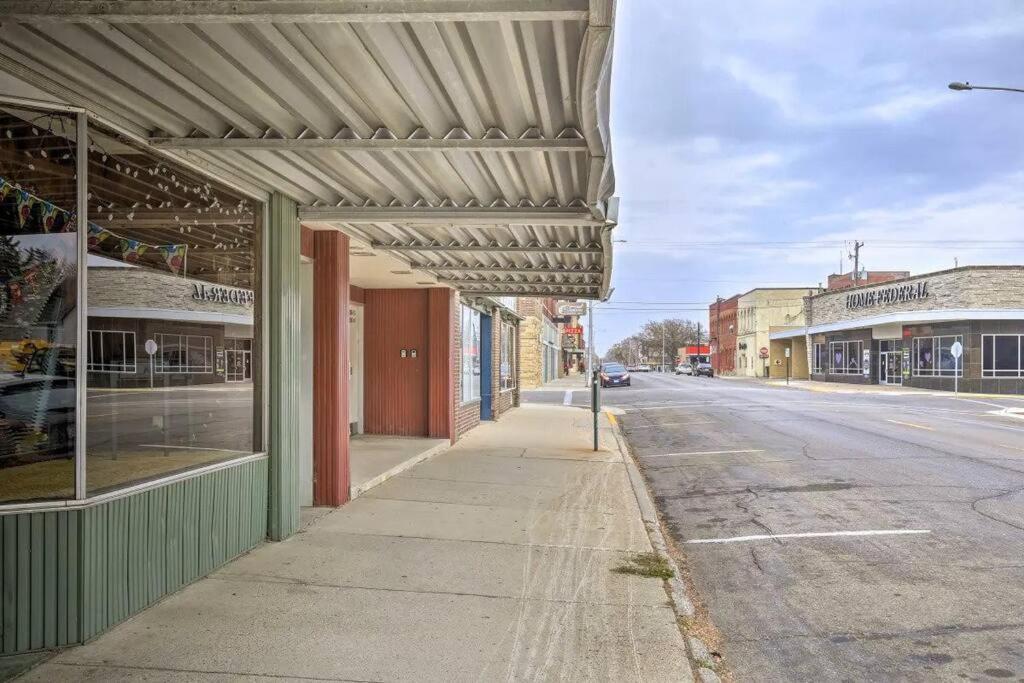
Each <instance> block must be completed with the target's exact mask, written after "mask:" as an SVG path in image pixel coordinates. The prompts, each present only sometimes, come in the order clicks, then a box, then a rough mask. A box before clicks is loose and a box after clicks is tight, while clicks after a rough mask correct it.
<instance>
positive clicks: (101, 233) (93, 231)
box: [89, 223, 113, 249]
mask: <svg viewBox="0 0 1024 683" xmlns="http://www.w3.org/2000/svg"><path fill="white" fill-rule="evenodd" d="M112 234H113V233H112V232H110V231H109V230H104V229H103V228H101V227H100V226H98V225H96V224H95V223H90V224H89V249H96V248H97V247H99V245H100V242H102V241H103V240H105V239H107V238H108V237H110V236H111V235H112Z"/></svg>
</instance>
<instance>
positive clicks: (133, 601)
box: [0, 458, 267, 654]
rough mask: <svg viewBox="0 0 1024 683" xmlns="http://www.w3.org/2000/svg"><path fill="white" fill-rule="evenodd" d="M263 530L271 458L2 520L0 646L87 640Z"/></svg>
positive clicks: (252, 542) (20, 648) (11, 649)
mask: <svg viewBox="0 0 1024 683" xmlns="http://www.w3.org/2000/svg"><path fill="white" fill-rule="evenodd" d="M266 535H267V459H266V458H259V459H257V460H250V461H246V462H243V463H239V464H238V465H234V466H230V467H226V468H224V469H220V470H216V471H213V472H208V473H204V474H200V475H197V476H195V477H191V478H189V479H184V480H180V481H176V482H173V483H170V484H167V485H166V486H160V487H157V488H153V489H148V490H145V491H141V492H139V493H136V494H133V495H130V496H126V497H123V498H118V499H115V500H111V501H109V502H104V503H97V504H95V505H91V506H88V507H84V508H79V509H69V510H63V511H52V512H50V511H48V512H24V513H16V514H8V515H2V516H0V562H2V566H0V594H2V600H0V624H2V628H3V631H2V633H0V645H2V647H0V652H2V654H14V653H19V652H27V651H31V650H40V649H44V648H52V647H58V646H61V645H71V644H75V643H81V642H84V641H86V640H88V639H90V638H92V637H94V636H96V635H98V634H100V633H102V632H103V631H105V630H107V629H108V628H110V627H111V626H114V625H115V624H117V623H119V622H121V621H124V620H125V619H127V618H128V617H130V616H132V615H133V614H135V613H137V612H139V611H141V610H143V609H145V608H146V607H148V606H149V605H152V604H153V603H154V602H156V601H157V600H159V599H160V598H162V597H163V596H165V595H167V594H168V593H173V592H174V591H176V590H178V589H179V588H181V587H182V586H185V585H186V584H188V583H190V582H192V581H195V580H196V579H198V578H200V577H202V576H205V575H206V574H209V573H210V572H211V571H213V570H214V569H216V568H217V567H219V566H221V565H223V564H224V563H226V562H228V561H229V560H231V559H233V558H234V557H237V556H238V555H240V554H242V553H244V552H246V551H247V550H249V549H251V548H253V547H254V546H256V545H257V544H258V543H260V542H261V541H263V540H264V539H265V538H266Z"/></svg>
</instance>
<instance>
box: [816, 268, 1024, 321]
mask: <svg viewBox="0 0 1024 683" xmlns="http://www.w3.org/2000/svg"><path fill="white" fill-rule="evenodd" d="M921 282H927V283H928V296H927V297H925V298H921V299H912V300H910V301H902V302H893V303H881V304H877V305H873V306H863V307H860V308H855V309H848V308H847V306H846V298H847V297H848V296H851V295H855V294H858V293H861V292H867V293H870V292H882V291H883V290H887V289H890V288H899V287H901V286H904V285H913V286H914V287H916V286H917V285H918V283H921ZM969 308H1009V309H1021V308H1024V266H967V267H964V268H957V269H952V270H945V271H940V272H937V273H928V274H925V275H919V276H915V277H910V278H905V279H902V280H894V281H892V282H887V283H885V284H881V285H862V286H860V287H853V288H850V289H843V290H840V291H838V292H835V293H826V294H819V295H818V296H814V297H810V310H811V313H810V315H811V320H810V324H811V325H822V324H827V323H833V322H840V321H844V320H856V319H858V318H870V317H874V316H878V315H884V314H886V313H897V312H900V311H928V310H933V309H969Z"/></svg>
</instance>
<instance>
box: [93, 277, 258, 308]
mask: <svg viewBox="0 0 1024 683" xmlns="http://www.w3.org/2000/svg"><path fill="white" fill-rule="evenodd" d="M197 284H198V285H205V286H206V287H207V288H209V287H220V286H222V285H217V284H212V283H208V282H203V281H201V280H191V279H186V278H183V277H177V276H174V275H169V274H166V273H158V272H154V271H152V270H144V269H142V268H90V269H89V306H91V307H96V308H156V309H163V310H175V311H193V312H205V313H233V314H235V315H252V311H253V306H252V304H241V303H230V302H218V301H205V300H197V299H195V298H193V293H194V291H195V285H197ZM229 289H239V288H237V287H235V288H229ZM241 291H247V290H241Z"/></svg>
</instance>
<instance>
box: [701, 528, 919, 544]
mask: <svg viewBox="0 0 1024 683" xmlns="http://www.w3.org/2000/svg"><path fill="white" fill-rule="evenodd" d="M930 533H931V529H869V530H866V531H812V532H808V533H803V534H761V535H757V536H730V537H728V538H697V539H693V540H692V541H686V542H687V543H741V542H743V541H774V540H775V539H777V538H822V537H826V536H904V535H907V534H930Z"/></svg>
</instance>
